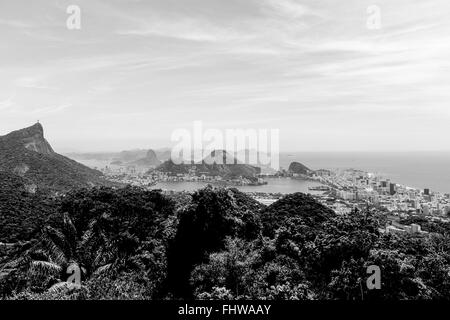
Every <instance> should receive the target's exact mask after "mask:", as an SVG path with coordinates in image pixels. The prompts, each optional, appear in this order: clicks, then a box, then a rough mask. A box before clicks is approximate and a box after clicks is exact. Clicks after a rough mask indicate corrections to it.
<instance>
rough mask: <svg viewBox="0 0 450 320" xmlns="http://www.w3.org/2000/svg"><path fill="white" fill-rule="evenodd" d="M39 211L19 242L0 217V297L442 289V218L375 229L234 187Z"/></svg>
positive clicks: (75, 195) (442, 292)
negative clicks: (376, 278)
mask: <svg viewBox="0 0 450 320" xmlns="http://www.w3.org/2000/svg"><path fill="white" fill-rule="evenodd" d="M41 209H42V208H41ZM42 210H44V209H42ZM48 210H49V211H48V215H47V217H46V220H45V223H43V222H42V214H40V215H37V216H36V221H34V216H33V215H31V214H28V215H26V220H27V223H26V224H25V226H26V228H28V229H29V228H31V227H30V226H34V228H35V229H34V231H33V232H31V231H30V232H29V233H28V234H29V237H28V238H29V239H26V240H24V239H21V238H20V237H19V235H20V234H21V233H20V232H16V233H10V234H9V235H5V234H4V232H3V230H8V229H7V228H9V229H10V230H15V229H14V228H13V226H9V225H8V223H16V222H14V220H8V221H7V222H4V223H3V224H2V226H1V227H2V232H1V234H2V236H3V238H4V239H3V242H8V243H10V245H5V244H4V245H2V246H1V247H0V295H1V297H2V298H3V299H179V298H195V299H345V300H361V299H364V300H368V299H375V300H380V299H381V300H398V299H448V297H450V275H449V272H450V256H449V252H450V251H449V249H450V238H449V232H450V228H449V227H448V226H447V225H444V224H438V223H435V224H430V225H424V228H425V229H427V228H428V230H429V231H431V233H430V234H429V235H427V236H425V237H424V236H414V235H392V234H384V233H380V232H379V228H380V227H382V226H384V224H385V221H384V218H383V215H382V214H380V213H378V212H377V211H376V210H374V209H368V210H366V211H364V212H360V211H355V212H353V213H352V214H350V215H347V216H337V215H335V214H334V212H333V211H332V210H330V209H328V208H326V207H324V206H322V205H321V204H319V203H317V202H316V201H315V200H314V199H313V198H311V197H309V196H307V195H304V194H301V193H296V194H291V195H287V196H286V197H284V198H283V199H281V200H279V201H277V202H275V203H274V204H272V205H271V206H268V207H266V206H263V205H261V204H259V203H258V202H256V201H254V200H253V199H251V198H249V197H248V196H247V195H245V194H243V193H241V192H239V191H238V190H236V189H214V188H211V187H207V188H205V189H201V190H199V191H197V192H195V193H193V194H192V195H186V194H178V195H175V196H171V197H168V196H165V195H163V194H162V193H161V192H160V191H144V190H142V189H139V188H134V187H126V188H123V189H118V190H114V189H111V188H106V187H102V188H94V189H81V190H78V191H74V192H72V193H69V194H67V195H66V196H64V197H62V198H61V199H59V200H58V201H55V202H54V206H50V207H49V209H48ZM44 211H45V210H44ZM2 215H3V212H2ZM37 217H39V219H38V218H37ZM411 222H414V221H411ZM15 227H16V229H17V227H18V226H15ZM19 227H20V225H19ZM5 228H6V229H5ZM36 229H37V230H36ZM19 240H20V241H19ZM369 265H377V266H379V267H380V268H381V270H382V278H381V282H382V285H381V289H380V290H371V291H369V290H368V289H367V288H366V286H365V279H366V278H367V274H366V269H367V267H368V266H369ZM68 269H69V270H75V269H76V270H81V271H82V272H81V279H80V280H81V285H80V286H71V285H69V284H68V283H67V278H68V277H69V275H68V274H67V270H68Z"/></svg>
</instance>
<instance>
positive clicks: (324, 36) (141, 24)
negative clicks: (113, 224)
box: [0, 0, 450, 152]
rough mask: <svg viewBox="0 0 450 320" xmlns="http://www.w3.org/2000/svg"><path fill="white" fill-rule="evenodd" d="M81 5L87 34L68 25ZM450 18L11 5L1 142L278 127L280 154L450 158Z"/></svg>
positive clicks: (71, 145)
mask: <svg viewBox="0 0 450 320" xmlns="http://www.w3.org/2000/svg"><path fill="white" fill-rule="evenodd" d="M24 5H26V6H27V8H28V9H27V10H26V11H25V10H23V6H24ZM70 5H77V6H79V7H80V9H81V29H80V30H69V29H68V28H67V26H66V20H67V18H68V17H69V14H67V12H66V9H67V7H68V6H70ZM372 5H376V6H378V8H379V9H380V18H381V20H380V27H381V28H380V29H376V30H373V29H370V28H368V27H367V20H368V19H369V17H370V12H368V8H369V7H370V6H372ZM449 11H450V4H448V3H447V2H445V1H440V0H435V1H427V2H423V1H396V2H395V3H391V2H389V1H386V0H384V1H377V2H376V3H373V2H372V1H350V2H348V3H346V4H345V6H344V5H341V4H339V3H337V2H336V1H311V0H309V1H295V0H282V1H275V0H265V1H245V2H242V1H226V2H225V1H217V0H213V1H211V0H208V1H206V0H190V1H183V2H180V1H156V0H153V1H137V0H129V1H125V0H122V1H119V0H116V1H100V0H95V1H41V2H39V3H24V1H22V0H20V1H15V2H7V3H6V2H2V3H1V4H0V36H1V37H2V39H4V41H3V42H2V44H1V50H0V70H1V72H0V87H1V89H0V112H1V113H2V121H1V127H0V135H3V134H6V133H8V132H9V131H12V130H16V129H19V128H22V127H26V126H29V125H31V124H33V123H34V122H36V120H37V119H39V120H40V121H41V123H43V125H44V128H45V131H46V137H47V139H48V140H50V141H52V144H53V145H54V147H55V149H56V150H60V151H61V152H70V151H78V152H89V151H90V152H92V151H118V150H126V149H135V148H161V147H170V136H171V133H172V132H173V131H174V130H177V129H179V128H187V129H189V128H191V126H192V123H193V122H194V121H197V120H200V121H203V122H204V123H205V126H207V127H209V128H215V129H219V130H225V129H228V128H231V129H233V128H242V129H250V128H254V129H259V128H267V129H271V128H275V129H280V151H283V152H289V151H427V150H445V149H446V150H448V147H446V146H445V144H444V143H443V142H442V137H445V136H446V133H447V132H448V123H449V120H450V111H449V108H448V106H447V105H446V103H447V101H448V99H449V98H450V92H448V90H447V84H448V83H449V80H450V79H449V77H450V76H448V75H447V73H446V72H445V70H446V68H448V67H449V64H448V58H447V57H448V55H449V54H450V45H449V44H448V43H449V42H448V41H446V40H448V38H449V35H450V32H449V31H450V23H449V22H448V21H447V19H446V13H447V12H449Z"/></svg>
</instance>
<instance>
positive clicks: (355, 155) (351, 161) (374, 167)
mask: <svg viewBox="0 0 450 320" xmlns="http://www.w3.org/2000/svg"><path fill="white" fill-rule="evenodd" d="M292 161H298V162H300V163H303V164H304V165H306V166H307V167H309V168H310V169H313V170H317V169H345V168H354V169H359V170H364V171H367V172H373V173H378V174H381V175H383V176H384V177H386V178H390V179H391V181H393V182H395V183H399V184H403V185H406V186H409V187H413V188H418V189H424V188H430V189H431V190H433V191H438V192H443V193H450V152H435V151H433V152H295V153H281V154H280V166H281V167H283V168H288V167H289V164H290V163H291V162H292Z"/></svg>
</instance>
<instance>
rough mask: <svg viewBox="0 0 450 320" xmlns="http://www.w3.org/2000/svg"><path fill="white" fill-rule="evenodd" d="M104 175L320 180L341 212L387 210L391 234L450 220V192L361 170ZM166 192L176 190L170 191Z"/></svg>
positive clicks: (153, 180) (262, 197) (117, 175)
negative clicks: (423, 222)
mask: <svg viewBox="0 0 450 320" xmlns="http://www.w3.org/2000/svg"><path fill="white" fill-rule="evenodd" d="M194 169H195V166H194ZM101 171H102V172H103V173H104V174H105V176H107V177H108V179H110V180H112V181H115V182H120V183H124V184H130V185H134V186H140V187H144V188H149V189H155V188H156V189H158V187H157V185H158V183H161V182H170V183H177V182H202V183H205V184H211V185H213V186H225V187H238V188H239V186H258V185H265V184H268V183H269V184H270V183H271V182H272V181H273V179H295V180H307V181H314V182H316V183H317V184H318V185H317V186H311V187H309V188H308V191H309V192H308V193H310V194H311V196H312V197H314V198H315V199H316V200H318V201H319V202H320V203H322V204H323V205H325V206H327V207H329V208H331V209H333V210H334V211H335V212H336V213H337V214H348V213H350V212H352V211H353V210H355V209H360V210H362V209H364V208H367V207H368V206H370V207H374V208H378V209H380V210H382V211H384V212H386V216H387V217H388V220H389V221H390V222H389V225H388V226H387V227H386V230H384V231H386V232H399V233H402V232H412V231H411V227H410V226H403V225H401V224H399V223H398V221H400V220H401V219H406V218H408V217H412V216H418V217H421V218H425V219H428V220H431V221H442V222H449V216H450V194H443V193H439V192H436V191H433V190H430V189H423V190H420V189H416V188H412V187H408V186H405V185H402V184H399V183H396V182H395V181H392V180H390V179H389V178H386V177H384V176H383V175H380V174H375V173H369V172H365V171H361V170H355V169H345V170H325V169H320V170H315V171H313V170H310V171H308V172H307V173H302V174H299V173H293V172H291V171H290V170H284V169H281V170H280V171H278V172H276V173H274V174H258V175H256V176H255V177H252V178H248V177H242V176H241V177H237V178H234V179H225V178H223V177H222V176H219V175H216V176H213V175H208V174H207V173H199V172H196V171H195V170H192V169H191V170H189V171H188V173H177V174H175V173H170V172H161V171H158V170H157V169H154V170H138V169H136V168H135V167H129V168H126V167H120V168H111V167H108V166H107V167H105V168H103V169H102V170H101ZM250 190H251V189H250ZM163 191H165V192H167V193H172V192H173V191H171V190H170V189H167V190H163ZM186 192H188V191H186ZM245 192H246V193H247V194H249V195H250V196H251V197H253V198H254V199H256V200H257V201H259V202H261V203H263V204H265V205H270V204H271V203H273V202H275V201H276V200H278V199H280V198H282V197H283V196H284V193H281V192H261V191H249V189H248V188H247V189H246V191H245ZM293 192H296V191H293ZM412 229H414V230H415V231H414V232H422V231H421V230H420V226H414V228H412Z"/></svg>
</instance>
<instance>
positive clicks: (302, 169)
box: [288, 162, 312, 174]
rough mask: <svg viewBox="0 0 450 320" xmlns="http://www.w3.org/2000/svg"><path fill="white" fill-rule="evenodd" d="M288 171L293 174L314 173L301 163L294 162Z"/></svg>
mask: <svg viewBox="0 0 450 320" xmlns="http://www.w3.org/2000/svg"><path fill="white" fill-rule="evenodd" d="M288 171H289V173H292V174H310V173H311V172H312V170H310V169H309V168H308V167H307V166H305V165H304V164H301V163H300V162H292V163H291V164H290V165H289V169H288Z"/></svg>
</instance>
